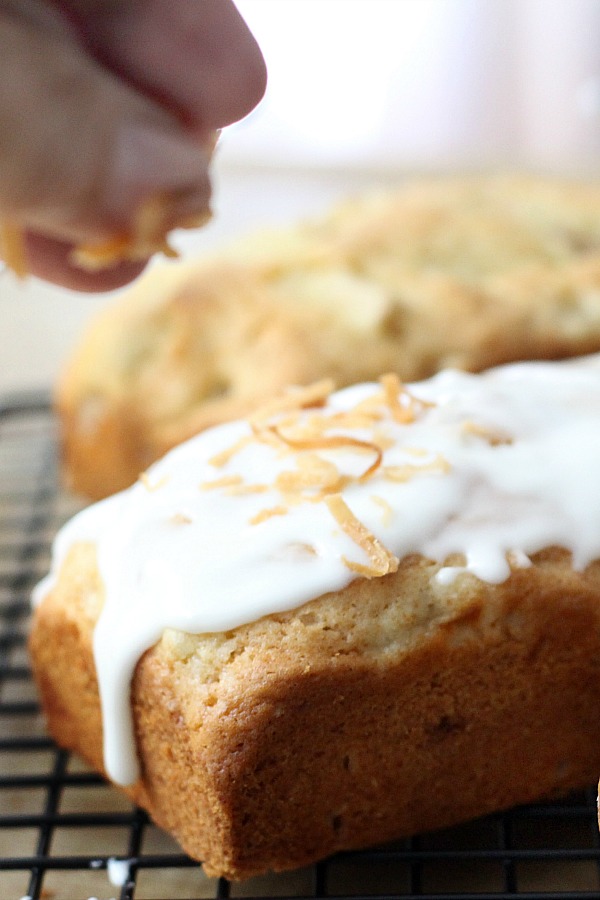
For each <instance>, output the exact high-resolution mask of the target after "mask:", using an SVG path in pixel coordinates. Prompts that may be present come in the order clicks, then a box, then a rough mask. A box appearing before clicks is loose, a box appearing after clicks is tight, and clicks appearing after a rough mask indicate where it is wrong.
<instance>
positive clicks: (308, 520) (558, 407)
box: [34, 356, 600, 784]
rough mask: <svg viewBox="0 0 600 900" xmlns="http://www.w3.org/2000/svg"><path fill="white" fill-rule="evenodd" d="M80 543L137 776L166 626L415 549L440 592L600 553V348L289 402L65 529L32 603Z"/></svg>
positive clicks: (278, 603)
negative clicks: (143, 670) (100, 596)
mask: <svg viewBox="0 0 600 900" xmlns="http://www.w3.org/2000/svg"><path fill="white" fill-rule="evenodd" d="M81 541H93V542H94V543H95V545H96V548H97V558H98V568H99V572H100V576H101V579H102V582H103V585H104V591H105V597H104V604H103V608H102V611H101V613H100V617H99V620H98V622H97V625H96V628H95V632H94V656H95V665H96V670H97V675H98V682H99V690H100V698H101V704H102V713H103V732H104V757H105V766H106V770H107V772H108V774H109V776H110V777H111V778H112V779H113V780H114V781H116V782H118V783H122V784H128V783H131V782H133V781H134V780H135V779H136V778H137V777H138V774H139V770H138V763H137V758H136V753H135V747H134V741H133V737H132V734H133V729H132V719H131V709H130V682H131V678H132V674H133V671H134V669H135V666H136V664H137V662H138V660H139V659H140V657H141V655H142V654H143V653H144V652H145V650H147V649H148V648H149V647H151V646H152V645H153V644H155V643H156V642H157V641H158V640H159V639H160V638H161V636H162V634H163V632H164V631H165V629H167V628H174V629H178V630H181V631H186V632H190V633H194V634H201V633H207V632H220V631H226V630H229V629H232V628H235V627H237V626H239V625H242V624H246V623H248V622H252V621H255V620H257V619H259V618H260V617H262V616H265V615H268V614H271V613H277V612H283V611H286V610H290V609H294V608H296V607H299V606H301V605H302V604H303V603H305V602H308V601H309V600H312V599H314V598H316V597H318V596H320V595H321V594H324V593H326V592H329V591H336V590H340V589H341V588H343V587H345V586H346V585H347V584H348V583H349V582H350V581H351V580H353V579H354V578H357V577H364V578H377V577H383V576H385V575H386V574H388V573H391V572H394V571H396V569H397V567H398V563H399V560H400V559H402V558H403V557H405V556H407V555H408V554H411V553H419V554H421V555H422V556H424V557H426V558H429V559H431V560H432V561H434V562H436V563H437V564H438V566H437V567H436V568H435V570H434V571H435V572H436V574H435V575H434V576H432V577H435V578H437V579H438V580H439V581H441V582H444V583H447V582H449V581H452V580H453V579H455V578H457V577H458V576H460V574H461V573H464V572H469V573H471V574H472V575H474V576H476V577H477V578H479V579H481V580H483V581H486V582H490V583H500V582H502V581H504V580H505V579H507V578H508V576H509V575H510V571H511V565H512V566H513V567H515V566H518V567H523V566H527V565H530V560H529V557H530V555H531V554H533V553H535V552H537V551H539V550H541V549H543V548H545V547H550V546H561V547H564V548H565V549H567V550H569V551H570V552H571V554H572V564H573V566H574V567H575V568H577V569H581V568H584V567H585V566H586V565H587V564H588V563H590V562H591V561H592V560H594V559H596V558H598V557H600V356H595V357H588V358H586V359H584V360H580V361H577V362H569V363H522V364H516V365H510V366H504V367H501V368H498V369H494V370H491V371H489V372H487V373H484V374H482V375H471V374H466V373H460V372H456V371H446V372H442V373H441V374H439V375H437V376H435V377H434V378H431V379H430V380H428V381H424V382H421V383H419V384H413V385H409V386H404V385H402V384H400V382H399V381H398V380H397V379H396V378H395V376H385V377H384V378H382V379H381V381H380V383H373V384H362V385H357V386H355V387H352V388H348V389H346V390H342V391H339V392H337V393H331V392H330V386H329V385H327V384H326V383H322V384H319V385H315V386H313V387H312V388H308V389H301V390H298V391H291V392H290V393H289V395H288V396H286V397H284V398H282V399H281V400H280V401H277V402H274V403H273V404H272V405H271V407H270V408H265V409H264V410H262V412H260V413H257V414H256V415H255V416H253V417H252V418H251V419H249V420H245V421H239V422H234V423H231V424H227V425H223V426H220V427H218V428H214V429H212V430H210V431H206V432H203V433H202V434H200V435H198V436H197V437H195V438H193V439H192V440H190V441H187V442H186V443H184V444H182V445H181V446H180V447H178V448H176V449H175V450H173V451H171V452H170V453H169V454H168V455H167V456H166V457H165V458H164V459H162V460H161V461H160V462H158V463H156V464H155V465H154V466H152V467H151V468H150V469H149V470H148V471H147V472H146V473H145V474H144V475H143V476H142V477H141V478H140V480H139V481H138V482H137V483H136V484H135V485H134V486H133V487H131V488H130V489H128V490H127V491H124V492H122V493H120V494H118V495H116V496H114V497H111V498H109V499H107V500H104V501H102V502H100V503H98V504H96V505H94V506H91V507H89V508H88V509H86V510H84V511H83V512H81V513H80V514H79V515H77V516H76V517H75V518H74V519H72V520H71V522H69V523H68V524H67V525H66V526H65V527H64V528H63V529H62V531H61V532H60V533H59V534H58V536H57V538H56V541H55V545H54V550H53V563H52V570H51V573H50V575H49V576H48V578H47V579H45V580H44V581H43V582H42V583H41V584H40V585H38V587H37V588H36V591H35V594H34V601H35V602H39V601H41V599H42V598H43V597H44V596H45V594H46V593H48V591H49V590H50V589H51V588H52V585H53V583H54V581H55V579H56V577H57V574H58V571H59V569H60V566H61V564H62V561H63V560H64V558H65V556H66V553H67V552H68V550H69V548H70V547H71V546H72V545H73V544H75V543H78V542H81ZM457 555H458V557H457ZM450 557H452V558H453V559H456V558H459V559H461V560H462V564H461V565H458V566H457V565H452V566H449V565H445V563H446V561H447V560H448V559H449V558H450Z"/></svg>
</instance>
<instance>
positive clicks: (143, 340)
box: [56, 177, 600, 498]
mask: <svg viewBox="0 0 600 900" xmlns="http://www.w3.org/2000/svg"><path fill="white" fill-rule="evenodd" d="M599 210H600V185H599V184H589V183H583V184H579V183H566V182H560V181H556V180H551V179H542V178H529V177H496V178H494V177H481V178H475V177H474V178H462V179H459V178H455V179H450V178H449V179H443V178H440V179H430V180H421V181H410V182H407V183H406V184H404V185H402V186H400V187H398V188H397V189H396V190H388V191H387V192H382V193H372V194H369V195H365V196H363V197H359V198H358V199H356V200H354V201H349V202H347V203H344V204H341V205H339V206H338V207H336V208H335V209H334V210H332V211H331V212H330V213H329V214H328V215H325V216H323V217H322V218H321V219H316V220H314V221H311V222H306V223H302V224H299V225H295V226H291V227H288V228H285V229H283V228H282V229H280V230H274V231H271V232H261V233H258V234H255V235H249V236H248V237H247V238H246V239H244V240H241V241H238V242H237V243H235V244H234V245H232V246H230V247H227V248H223V249H222V251H220V252H218V253H215V254H213V255H212V256H210V257H206V258H204V259H201V260H198V261H197V262H191V263H186V264H173V265H172V266H164V267H162V268H161V267H156V268H155V269H153V270H152V271H150V272H149V273H148V274H147V275H146V276H144V277H142V278H141V279H140V280H139V282H138V283H136V284H135V285H134V286H133V288H132V289H131V290H130V291H128V292H125V293H124V294H122V295H121V296H120V297H119V298H118V299H117V300H116V301H115V302H114V303H113V304H111V305H110V306H109V307H108V308H106V309H105V310H104V311H102V313H101V314H100V315H99V316H98V317H97V318H95V319H94V320H93V321H92V322H91V324H90V327H89V329H88V331H87V333H86V334H85V335H84V336H83V337H82V339H81V342H80V343H79V345H78V346H77V347H76V348H75V350H74V352H73V354H72V356H71V358H70V360H69V361H68V363H67V365H66V367H65V370H64V373H63V375H62V377H61V379H60V383H59V385H58V388H57V397H56V404H57V409H58V412H59V417H60V421H61V436H62V445H63V459H64V470H65V473H66V477H67V480H68V482H69V484H70V485H71V486H72V487H73V488H74V489H75V490H76V491H78V492H80V493H83V494H85V495H87V496H89V497H92V498H99V497H102V496H105V495H107V494H110V493H112V492H114V491H115V490H117V489H120V488H123V487H125V486H127V485H128V484H131V483H133V482H134V481H135V479H136V478H137V476H138V474H139V472H140V471H141V470H142V469H144V468H146V466H147V465H149V464H150V463H151V462H152V461H154V460H155V459H157V458H159V457H160V456H161V455H162V454H163V453H164V452H166V450H168V449H169V448H170V447H172V446H174V445H175V444H177V443H179V442H181V441H182V440H184V439H186V438H187V437H190V436H191V435H192V434H194V433H196V432H197V431H199V430H201V429H203V428H205V427H208V426H211V425H214V424H217V423H218V422H222V421H225V420H228V419H233V418H237V417H238V416H240V415H245V414H246V413H247V412H249V411H250V410H251V409H252V408H254V407H255V406H256V405H259V404H260V403H262V402H263V401H264V400H265V398H267V397H269V396H272V395H274V394H276V393H277V392H278V391H280V390H281V389H283V388H285V387H286V386H288V385H292V384H297V385H303V384H307V383H310V382H312V381H314V380H317V379H319V378H322V377H332V378H333V379H334V381H335V383H336V384H337V385H338V386H339V387H341V386H344V385H347V384H351V383H354V382H360V381H364V380H370V379H372V378H377V377H378V376H379V374H380V373H381V372H384V371H395V372H397V373H398V374H399V375H400V376H401V377H402V378H403V379H404V380H416V379H421V378H425V377H428V376H430V375H431V374H433V373H434V372H435V371H437V370H439V369H440V368H444V367H447V366H459V367H461V368H464V369H467V370H471V371H478V370H481V369H483V368H486V367H489V366H491V365H496V364H499V363H503V362H508V361H511V360H517V359H527V358H560V357H562V356H567V355H573V354H582V353H589V352H594V351H596V350H598V349H600V303H599V302H598V298H599V296H600V212H599Z"/></svg>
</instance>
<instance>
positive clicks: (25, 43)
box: [0, 12, 210, 243]
mask: <svg viewBox="0 0 600 900" xmlns="http://www.w3.org/2000/svg"><path fill="white" fill-rule="evenodd" d="M208 163H209V153H208V151H207V150H206V149H205V148H203V147H202V145H201V144H200V143H199V142H198V141H196V140H193V139H192V138H191V137H190V136H189V135H188V134H187V133H186V132H185V130H184V129H183V127H182V126H181V125H180V124H179V122H178V121H177V120H176V119H175V118H174V117H173V116H171V115H170V114H169V113H168V112H167V111H165V110H164V109H162V108H161V107H160V106H159V105H158V104H156V103H154V102H153V101H152V100H150V99H148V98H147V97H145V96H143V95H141V94H139V93H137V92H136V91H135V89H133V88H131V87H129V86H128V85H127V84H126V83H124V82H122V81H121V80H120V79H119V78H117V77H116V76H115V75H113V74H112V73H111V72H110V71H108V70H107V69H105V68H103V67H102V66H101V65H100V64H99V63H97V62H96V61H95V60H94V59H92V58H91V57H89V56H88V55H87V54H86V53H85V52H84V51H83V50H82V49H81V47H80V46H79V44H78V42H77V39H76V37H75V35H74V34H72V33H71V32H70V31H69V30H68V29H67V27H66V26H64V27H57V28H55V29H48V28H46V27H41V26H40V25H37V24H35V22H32V21H25V20H24V19H20V18H18V17H15V16H13V15H10V14H7V13H6V12H5V13H3V14H0V215H1V216H3V217H5V218H10V219H12V220H14V221H16V222H17V223H18V224H19V225H20V226H22V227H25V228H27V229H28V230H30V231H34V232H38V233H41V234H45V235H48V236H49V237H51V238H54V239H57V240H59V241H63V242H75V243H80V242H89V241H91V242H93V241H101V240H104V239H106V238H108V237H109V236H111V235H113V234H114V233H115V232H116V231H122V230H124V229H128V228H130V227H131V225H132V222H133V219H134V217H135V214H136V211H137V210H138V208H139V206H140V204H141V203H142V202H143V201H144V200H146V199H148V198H151V197H156V196H157V194H159V193H160V194H161V195H164V196H166V197H168V198H169V199H170V201H171V202H170V203H169V205H168V213H167V214H166V215H168V216H169V217H170V218H171V219H172V221H165V227H166V228H167V229H168V228H171V227H173V226H174V225H175V224H176V223H177V222H178V221H182V220H183V219H185V218H190V217H195V216H202V215H204V214H206V213H207V211H208V204H209V199H210V184H209V179H208Z"/></svg>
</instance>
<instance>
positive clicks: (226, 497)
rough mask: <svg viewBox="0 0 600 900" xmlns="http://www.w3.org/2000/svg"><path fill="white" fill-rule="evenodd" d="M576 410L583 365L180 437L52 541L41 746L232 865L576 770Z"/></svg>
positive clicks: (378, 393) (591, 462)
mask: <svg viewBox="0 0 600 900" xmlns="http://www.w3.org/2000/svg"><path fill="white" fill-rule="evenodd" d="M598 421H600V357H597V358H596V357H594V358H590V359H586V360H582V361H578V362H570V363H553V364H551V363H538V364H534V363H530V364H521V365H516V366H508V367H505V368H500V369H498V370H496V371H492V372H489V373H486V374H485V375H480V376H476V375H467V374H461V373H458V372H444V373H442V374H441V375H438V376H436V377H435V378H433V379H431V380H430V381H428V382H423V383H422V384H418V385H412V386H408V387H405V386H403V385H402V384H400V383H399V382H398V380H397V379H396V378H394V376H387V377H384V378H382V380H381V383H380V384H365V385H361V386H357V387H354V388H350V389H347V390H345V391H341V392H339V393H336V394H332V395H329V390H328V386H327V385H325V384H320V385H315V386H313V387H311V388H310V389H307V390H303V391H296V392H290V393H288V394H286V395H285V396H283V397H282V398H280V399H279V400H278V401H277V402H274V403H272V404H270V405H269V406H268V407H266V408H265V409H263V410H262V411H261V412H260V413H256V414H255V415H254V416H253V417H252V418H251V420H250V421H239V422H235V423H230V424H226V425H223V426H220V427H219V428H215V429H209V430H207V431H205V432H204V433H202V434H200V435H198V436H197V437H195V438H193V439H192V440H190V441H188V442H187V443H185V444H183V445H182V446H180V447H178V448H177V449H175V450H174V451H172V452H171V453H170V454H168V455H167V457H165V459H163V460H162V461H161V462H159V463H157V464H156V465H155V466H153V467H152V468H151V469H150V470H149V471H148V472H147V473H146V474H145V475H144V476H143V477H142V479H141V480H140V481H139V482H138V483H136V485H134V486H133V487H132V488H130V489H129V490H127V491H126V492H124V493H122V494H119V495H117V496H114V497H111V498H109V499H108V500H104V501H102V502H101V503H99V504H96V505H94V506H92V507H88V508H87V509H86V510H84V511H83V512H82V513H80V514H79V515H78V516H77V517H76V518H75V519H73V520H72V521H71V522H70V523H68V524H67V526H66V527H65V529H64V530H63V531H62V532H61V533H60V534H59V536H58V538H57V541H56V544H55V549H54V557H53V565H52V570H51V573H50V575H49V576H48V578H47V579H46V580H45V581H44V582H43V583H42V584H41V585H40V586H39V587H38V589H37V591H36V595H35V607H36V608H35V618H34V623H33V628H32V633H31V641H30V647H31V654H32V662H33V668H34V672H35V675H36V679H37V682H38V685H39V688H40V693H41V698H42V701H43V705H44V709H45V711H46V714H47V717H48V723H49V727H50V731H51V733H52V735H53V736H54V737H55V739H56V740H57V741H58V742H59V743H60V744H61V745H63V746H65V747H68V748H71V749H73V750H74V751H76V752H78V753H80V754H82V755H83V756H84V757H86V758H87V759H88V760H89V761H90V762H91V763H92V765H94V766H95V767H96V768H97V769H98V770H100V771H102V772H104V773H105V774H106V775H107V776H108V777H109V778H111V779H112V780H113V781H114V782H115V783H117V784H120V785H121V786H122V787H123V789H124V790H125V791H126V792H127V793H128V794H129V796H131V797H132V798H133V799H134V800H135V801H137V802H138V803H140V804H141V805H142V806H144V807H145V808H146V809H147V810H148V811H149V813H150V814H151V816H152V817H153V818H154V819H155V821H156V822H157V823H159V824H160V825H161V826H163V827H164V828H166V829H168V830H169V831H170V832H171V833H172V834H173V835H174V836H175V837H176V838H177V840H179V841H180V843H181V845H182V846H183V847H184V848H185V850H186V851H187V852H188V853H190V854H191V855H192V856H194V857H196V858H198V859H201V860H202V861H203V863H204V866H205V868H206V871H207V872H208V873H209V874H220V875H226V876H228V877H230V878H246V877H248V876H251V875H255V874H257V873H261V872H265V871H267V870H271V869H275V870H282V869H288V868H293V867H296V866H302V865H305V864H308V863H310V862H313V861H314V860H317V859H319V858H322V857H324V856H325V855H327V854H330V853H332V852H334V851H337V850H341V849H345V848H355V847H363V846H366V845H369V844H374V843H377V842H382V841H385V840H389V839H393V838H398V837H401V836H406V835H411V834H414V833H417V832H420V831H423V830H430V829H436V828H439V827H443V826H447V825H449V824H452V823H456V822H459V821H463V820H465V819H468V818H471V817H474V816H478V815H481V814H485V813H488V812H490V811H493V810H499V809H503V808H506V807H509V806H511V805H514V804H518V803H523V802H526V801H532V800H535V799H539V798H541V797H547V796H552V795H556V794H558V793H561V792H565V791H567V790H569V789H571V788H576V787H581V786H584V785H587V784H589V783H591V782H593V781H594V780H595V779H596V778H597V775H598V772H599V771H600V722H599V720H598V716H597V712H596V706H597V697H598V693H599V691H600V563H599V562H598V560H599V559H600V504H599V503H598V497H599V496H600V467H599V466H598V459H599V458H600V457H599V451H600V443H599V437H598V434H599V432H598ZM100 697H101V698H102V700H101V701H100Z"/></svg>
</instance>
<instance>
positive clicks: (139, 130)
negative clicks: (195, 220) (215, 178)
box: [105, 124, 211, 225]
mask: <svg viewBox="0 0 600 900" xmlns="http://www.w3.org/2000/svg"><path fill="white" fill-rule="evenodd" d="M210 155H211V154H210V152H209V151H208V150H207V148H206V147H205V146H202V144H200V143H196V142H195V141H194V140H192V139H191V138H187V137H186V136H185V135H178V134H174V133H171V132H169V131H167V130H166V129H164V130H163V129H160V128H159V127H155V126H152V125H145V124H144V125H139V124H136V125H125V126H123V127H122V128H121V129H120V130H119V132H118V134H117V138H116V142H115V146H114V154H113V160H112V167H111V172H110V175H109V177H108V182H107V187H106V191H105V205H106V211H107V213H108V214H109V215H110V216H111V217H114V218H115V219H116V220H118V221H120V222H121V223H122V224H125V225H126V224H128V223H129V222H130V220H131V217H132V215H134V214H135V211H136V210H137V209H139V207H140V205H141V204H143V203H144V202H145V201H147V200H148V199H150V198H152V197H155V196H157V195H159V194H160V195H165V196H171V197H172V198H173V201H174V204H175V206H176V207H178V206H179V204H181V208H182V211H183V212H184V214H185V215H190V214H193V213H197V214H202V213H203V212H205V211H206V210H207V209H208V204H209V201H210V181H209V176H208V166H209V162H210ZM170 206H171V209H172V210H173V204H170Z"/></svg>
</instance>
